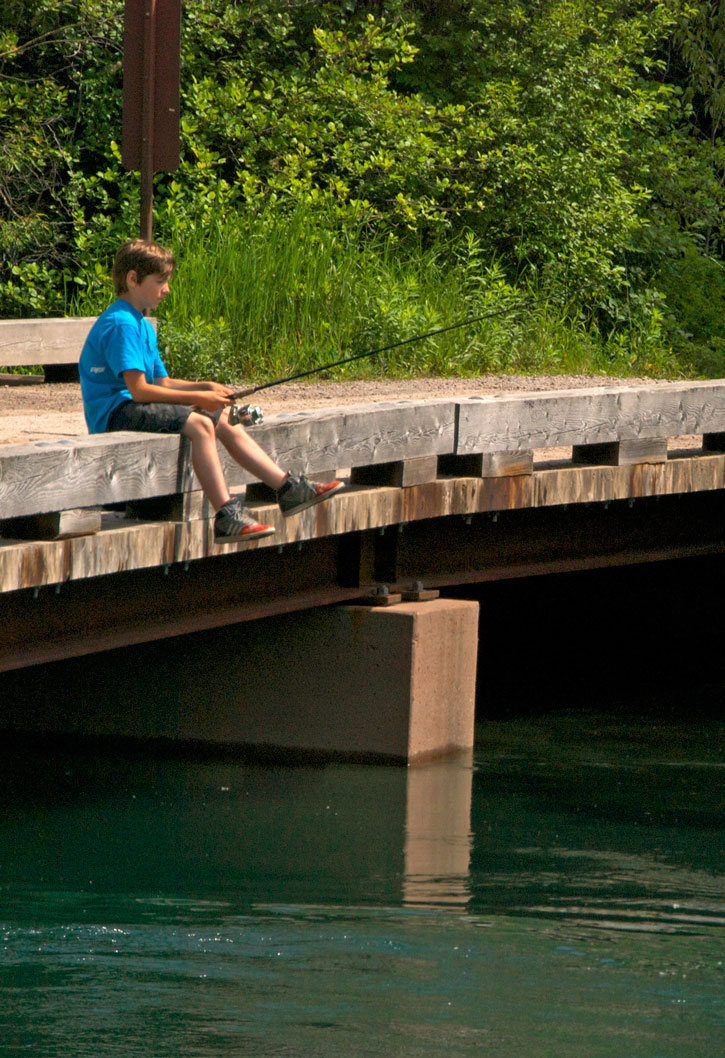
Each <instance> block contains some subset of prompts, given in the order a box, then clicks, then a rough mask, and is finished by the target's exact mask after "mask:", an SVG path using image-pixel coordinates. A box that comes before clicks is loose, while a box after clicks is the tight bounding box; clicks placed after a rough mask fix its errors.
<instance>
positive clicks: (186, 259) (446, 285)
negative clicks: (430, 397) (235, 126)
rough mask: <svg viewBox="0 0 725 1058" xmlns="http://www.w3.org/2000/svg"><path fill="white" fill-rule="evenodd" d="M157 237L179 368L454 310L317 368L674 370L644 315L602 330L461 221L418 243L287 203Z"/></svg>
mask: <svg viewBox="0 0 725 1058" xmlns="http://www.w3.org/2000/svg"><path fill="white" fill-rule="evenodd" d="M170 241H171V243H172V245H173V248H174V250H175V252H176V253H177V256H178V262H179V263H178V269H177V273H176V275H175V277H174V279H173V281H172V292H171V294H170V296H169V297H168V298H167V300H166V302H165V303H164V304H163V306H162V308H161V311H160V317H161V325H160V336H161V346H162V350H163V351H164V356H165V360H166V362H167V365H168V367H169V370H170V371H171V373H172V374H174V375H176V376H178V377H190V378H202V377H213V378H216V379H219V380H221V381H227V382H232V381H235V382H236V381H241V380H246V381H254V382H264V381H269V380H271V379H275V378H279V377H281V376H284V375H287V374H290V373H294V372H298V371H306V370H310V369H312V368H315V367H318V366H320V365H322V364H325V363H327V362H329V361H331V360H335V359H338V358H340V357H345V356H353V355H356V354H359V353H363V352H366V351H367V350H369V349H376V348H380V347H382V346H387V345H391V344H393V343H395V342H399V341H402V340H405V339H408V338H412V337H414V336H417V335H421V334H427V333H428V332H430V331H435V330H439V329H440V328H445V327H448V326H450V325H451V324H454V323H459V322H462V321H470V322H466V323H465V324H464V325H462V326H460V327H457V328H456V329H454V330H449V331H447V332H446V333H444V334H440V335H437V336H435V337H430V338H424V339H421V340H419V341H415V342H411V343H410V344H407V345H404V346H400V347H399V348H397V349H394V350H391V351H390V352H389V353H387V354H386V355H385V358H384V360H383V359H382V358H378V357H375V358H370V359H361V360H358V361H357V362H356V363H355V364H353V365H349V366H345V367H340V368H336V369H335V371H334V374H331V375H330V376H329V377H334V378H336V379H344V378H350V377H353V376H354V377H358V378H370V377H380V376H381V375H382V374H387V375H389V376H391V377H397V378H403V377H411V376H417V377H419V376H435V375H439V376H456V375H458V376H471V375H479V374H485V373H489V372H524V373H531V374H537V373H542V372H547V373H582V374H618V375H622V374H624V375H627V374H633V373H638V374H650V375H658V374H672V373H677V370H678V368H677V364H676V363H675V362H674V361H673V359H672V357H671V355H670V354H669V351H668V349H667V346H666V343H665V342H664V341H663V340H662V339H661V335H660V333H659V331H658V330H657V327H656V326H654V327H653V328H652V329H651V333H646V332H643V331H642V329H640V330H639V331H636V332H633V331H630V332H629V333H628V334H626V335H625V336H624V337H623V336H621V335H620V336H619V337H613V336H609V338H608V340H605V338H604V337H602V336H601V335H599V334H598V333H597V331H596V329H593V328H592V326H591V324H589V325H588V326H587V325H585V321H584V320H583V318H582V317H581V315H578V314H577V312H576V311H575V309H574V308H573V307H572V306H573V302H572V303H571V304H570V303H567V301H566V299H565V297H563V296H561V295H560V294H557V292H551V291H548V292H547V291H545V290H543V289H541V288H532V287H530V286H528V287H527V286H518V287H517V286H515V285H513V284H512V283H510V282H509V281H508V280H507V279H506V277H505V275H504V272H503V269H502V268H501V266H500V265H499V264H498V262H497V261H495V260H491V259H490V258H488V257H487V256H486V255H485V254H484V253H483V251H482V249H481V246H480V244H479V242H478V241H477V240H476V238H475V237H474V236H473V235H472V234H470V233H469V234H467V235H464V236H460V237H458V238H457V239H455V240H449V241H447V242H446V243H441V244H440V245H437V246H432V247H427V248H423V247H421V246H420V245H418V244H410V245H402V244H400V243H396V242H393V241H391V240H388V239H385V238H382V237H380V236H378V237H374V236H371V235H370V233H369V232H365V233H363V232H350V231H347V232H346V231H341V230H339V229H334V228H333V227H332V226H330V225H326V224H325V223H324V222H323V221H320V220H315V219H313V217H312V216H311V215H309V214H306V213H297V214H295V215H292V216H288V217H280V216H271V217H254V218H249V217H246V216H242V215H238V216H233V217H226V218H224V219H223V220H221V219H209V218H207V219H206V220H205V221H204V222H203V223H199V224H197V225H195V226H190V227H189V226H188V224H187V226H186V227H185V228H183V229H181V228H180V229H179V230H178V231H176V232H173V233H171V239H170ZM80 308H83V307H80ZM85 311H88V307H87V306H85ZM91 311H97V309H92V310H91ZM479 317H483V318H482V319H479ZM323 377H324V376H323Z"/></svg>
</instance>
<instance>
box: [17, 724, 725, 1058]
mask: <svg viewBox="0 0 725 1058" xmlns="http://www.w3.org/2000/svg"><path fill="white" fill-rule="evenodd" d="M722 732H723V726H722V724H720V723H717V722H716V721H715V720H712V719H710V720H705V721H702V722H695V721H691V722H688V721H685V720H681V721H670V722H668V723H663V722H654V721H652V720H642V721H634V720H632V719H628V720H621V719H611V718H607V717H605V716H603V715H590V716H588V717H584V718H581V717H572V716H558V717H557V716H550V717H547V718H540V719H527V720H521V719H519V720H512V721H510V722H507V723H504V722H499V723H488V724H482V725H480V726H479V728H478V737H477V750H476V753H475V755H474V757H473V759H472V760H463V761H456V762H446V763H438V764H435V765H429V766H425V767H420V768H413V769H404V768H398V767H384V766H380V767H377V766H369V765H368V766H356V765H351V764H339V765H331V764H330V765H326V766H319V767H314V766H291V765H290V766H271V765H262V764H250V763H245V762H242V761H235V760H231V759H198V758H194V757H163V756H154V755H153V754H152V753H150V752H146V753H145V754H139V753H136V754H134V753H131V752H130V751H128V750H126V751H120V750H119V749H118V748H115V749H113V748H111V747H108V746H106V747H101V748H99V747H96V748H95V749H94V750H93V751H92V752H86V753H80V752H77V751H73V750H71V749H69V748H68V747H56V748H55V749H51V748H47V747H46V748H44V749H38V750H37V751H35V752H33V751H31V750H29V749H28V747H27V746H24V745H21V744H19V743H17V742H15V743H9V742H8V743H6V744H5V745H4V747H2V749H0V768H1V774H0V780H1V781H2V789H3V806H4V807H3V812H2V821H1V822H0V986H1V990H0V1055H2V1056H10V1055H32V1056H33V1058H51V1056H56V1055H70V1056H74V1058H85V1056H89V1058H90V1056H93V1058H98V1056H106V1055H108V1056H112V1058H116V1056H117V1058H137V1056H138V1058H140V1056H144V1058H148V1056H154V1058H211V1056H223V1058H227V1056H240V1055H244V1056H246V1055H249V1056H260V1058H262V1056H275V1058H280V1056H305V1058H307V1056H310V1058H312V1056H314V1058H340V1056H352V1058H356V1056H369V1058H392V1056H396V1058H397V1056H399V1058H417V1056H432V1055H446V1056H448V1055H450V1056H454V1058H455V1056H463V1055H466V1056H468V1055H484V1056H492V1058H569V1056H571V1058H575V1056H576V1058H599V1056H602V1058H718V1056H719V1055H722V1054H723V1053H725V1046H724V1044H723V1040H725V972H724V971H725V967H724V962H725V944H724V943H723V936H724V934H723V925H724V924H725V871H724V869H723V868H724V864H723V849H724V842H723V831H724V827H723V818H724V812H723V777H724V772H725V768H724V767H723V763H722V762H723V756H722Z"/></svg>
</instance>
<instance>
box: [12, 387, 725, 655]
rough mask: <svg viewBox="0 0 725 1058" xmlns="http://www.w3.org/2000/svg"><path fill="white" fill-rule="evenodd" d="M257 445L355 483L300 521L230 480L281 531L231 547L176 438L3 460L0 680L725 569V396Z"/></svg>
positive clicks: (413, 414) (54, 449)
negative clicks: (698, 565)
mask: <svg viewBox="0 0 725 1058" xmlns="http://www.w3.org/2000/svg"><path fill="white" fill-rule="evenodd" d="M254 429H255V433H256V436H257V437H258V439H259V440H260V443H261V444H262V445H263V446H264V447H265V448H266V449H267V450H268V451H270V452H271V453H272V454H273V456H274V457H275V458H276V459H277V460H278V461H279V462H280V463H281V464H282V465H284V466H290V467H292V468H293V469H296V470H305V471H306V472H308V473H310V474H313V475H317V476H320V477H325V476H327V475H330V474H335V473H339V472H340V471H343V472H345V473H346V474H347V475H348V476H349V481H350V485H349V488H348V490H347V491H345V492H343V493H341V494H339V495H338V496H336V497H335V498H334V499H333V500H331V501H330V502H329V503H326V504H322V505H320V506H318V507H315V508H310V509H309V510H307V511H305V512H302V513H301V514H299V515H296V516H293V517H291V518H289V519H284V518H283V517H282V516H281V514H280V513H279V511H278V509H277V507H276V504H274V502H273V497H272V495H271V494H270V493H269V492H266V491H265V489H264V488H263V487H261V486H259V485H252V484H250V482H249V480H248V479H247V478H246V476H245V475H244V473H243V472H242V471H241V470H240V469H239V468H238V467H236V465H235V464H231V463H227V464H225V467H226V471H227V475H228V479H229V482H230V486H231V487H232V488H233V489H234V490H236V491H240V492H241V491H243V490H246V494H247V502H248V503H249V505H250V506H253V507H254V508H255V509H256V511H257V512H258V514H259V517H260V518H262V519H263V520H265V521H270V522H273V523H274V524H275V526H276V529H277V532H276V535H275V536H274V537H270V538H266V539H263V540H260V541H256V542H249V543H245V544H231V545H218V544H215V543H214V541H213V532H212V526H211V521H210V511H209V509H208V506H207V505H206V501H205V500H204V497H203V495H202V494H201V493H200V491H199V488H198V483H197V482H196V481H195V479H194V476H193V472H192V470H191V467H190V463H189V453H188V449H187V446H186V443H185V442H184V441H183V440H180V439H179V438H177V437H161V436H158V435H140V434H116V435H110V436H100V437H77V438H68V439H66V440H64V441H58V442H50V443H37V444H27V445H5V446H1V447H0V627H2V629H3V633H2V636H0V670H1V669H3V668H12V667H18V666H21V665H26V664H32V663H34V662H36V661H43V660H50V659H52V658H54V657H63V656H69V655H72V654H78V653H84V652H88V651H91V650H97V649H103V648H105V647H111V646H119V645H123V644H125V643H130V642H138V641H141V640H143V639H148V638H156V637H161V636H167V635H175V634H178V633H181V632H185V631H190V630H193V629H195V628H200V627H213V626H216V625H220V624H226V623H232V622H236V621H241V620H247V619H252V618H257V617H260V616H265V615H270V614H273V613H279V612H284V611H289V610H295V609H301V608H307V607H310V606H318V605H325V604H327V603H331V602H339V601H344V600H348V599H354V598H359V597H360V596H361V595H364V594H366V593H369V592H371V591H373V590H374V588H375V585H376V584H380V583H381V582H382V583H385V584H388V585H391V586H397V587H401V586H403V587H404V586H406V585H408V586H410V584H411V582H413V581H420V582H421V583H422V584H424V585H425V586H426V587H428V586H443V585H451V584H459V583H463V582H466V581H469V582H470V581H484V580H487V579H493V578H501V577H511V576H521V575H529V574H534V573H544V572H549V571H552V570H565V569H569V570H573V569H581V568H592V567H594V566H601V565H606V564H623V563H627V562H638V561H647V560H653V559H665V558H673V557H678V556H679V557H681V556H688V555H699V554H710V553H720V552H723V551H725V532H724V530H723V517H722V514H723V498H724V497H725V444H723V441H724V440H725V382H695V383H665V384H662V383H659V384H653V385H651V386H632V387H618V388H609V387H601V388H597V389H592V390H574V391H560V392H547V393H539V394H534V393H527V394H523V395H504V396H493V397H485V398H479V399H470V400H460V401H427V402H420V403H414V402H390V403H378V404H375V405H356V406H349V407H343V408H336V409H332V410H324V411H311V412H305V413H299V414H295V415H277V416H274V417H272V418H270V419H269V420H268V421H267V422H265V423H264V424H261V425H260V426H257V427H255V428H254ZM683 435H689V443H690V447H689V448H687V449H685V450H680V449H679V443H680V442H679V440H678V439H680V438H681V437H682V436H683ZM693 435H694V438H693ZM562 446H564V447H563V448H562ZM553 448H556V449H557V454H558V455H559V456H560V457H561V458H558V459H556V460H554V461H552V460H551V458H550V456H551V450H552V449H553ZM109 505H113V506H114V508H115V509H113V510H109V509H108V506H109ZM119 508H120V509H119ZM27 589H30V591H28V590H27Z"/></svg>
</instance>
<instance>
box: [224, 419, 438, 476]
mask: <svg viewBox="0 0 725 1058" xmlns="http://www.w3.org/2000/svg"><path fill="white" fill-rule="evenodd" d="M455 424H456V405H455V404H454V403H453V402H452V401H421V402H413V401H387V402H379V403H376V404H352V405H346V406H342V407H338V408H333V409H329V410H328V409H321V408H318V409H313V410H310V411H302V412H297V413H294V414H292V415H273V416H270V417H269V418H267V419H265V421H264V422H263V423H260V424H258V425H257V426H254V427H252V428H251V429H250V433H251V435H252V437H254V438H255V440H256V441H258V442H259V444H260V445H261V446H262V448H264V449H265V451H266V452H268V453H269V454H270V455H271V456H272V458H273V459H274V460H276V462H278V463H279V464H280V466H282V467H284V468H285V469H290V470H294V471H298V472H299V471H304V472H305V473H308V474H317V473H319V472H326V471H329V470H331V469H337V468H341V467H350V468H351V467H359V466H368V465H369V466H372V465H373V464H378V463H390V462H395V461H397V460H401V459H414V458H417V457H420V456H429V455H439V454H441V453H443V452H452V451H453V447H454V443H455ZM224 465H225V469H226V468H227V466H228V463H226V462H225V464H224Z"/></svg>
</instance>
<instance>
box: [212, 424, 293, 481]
mask: <svg viewBox="0 0 725 1058" xmlns="http://www.w3.org/2000/svg"><path fill="white" fill-rule="evenodd" d="M228 420H229V412H228V411H227V410H226V409H225V410H224V411H223V412H222V413H221V415H220V416H219V422H218V423H217V427H216V435H217V437H218V438H219V440H220V441H221V443H222V444H223V445H224V447H225V448H226V450H227V452H228V453H229V455H230V456H231V457H232V459H234V460H235V461H236V462H237V463H239V465H240V466H241V467H243V468H244V469H245V470H248V471H249V473H250V474H254V476H255V478H259V480H260V481H263V482H264V484H265V485H269V486H270V488H273V489H275V490H278V489H280V488H281V487H282V485H284V483H285V481H286V480H287V477H288V475H287V472H286V471H284V470H282V468H281V467H278V466H277V464H276V463H275V461H274V460H273V459H272V458H271V457H270V456H268V455H267V453H266V452H265V451H264V449H263V448H261V447H260V446H259V445H258V444H257V442H256V441H255V440H254V438H252V437H250V436H249V434H248V433H247V431H246V430H245V429H244V427H243V426H231V425H230V424H229V421H228Z"/></svg>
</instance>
